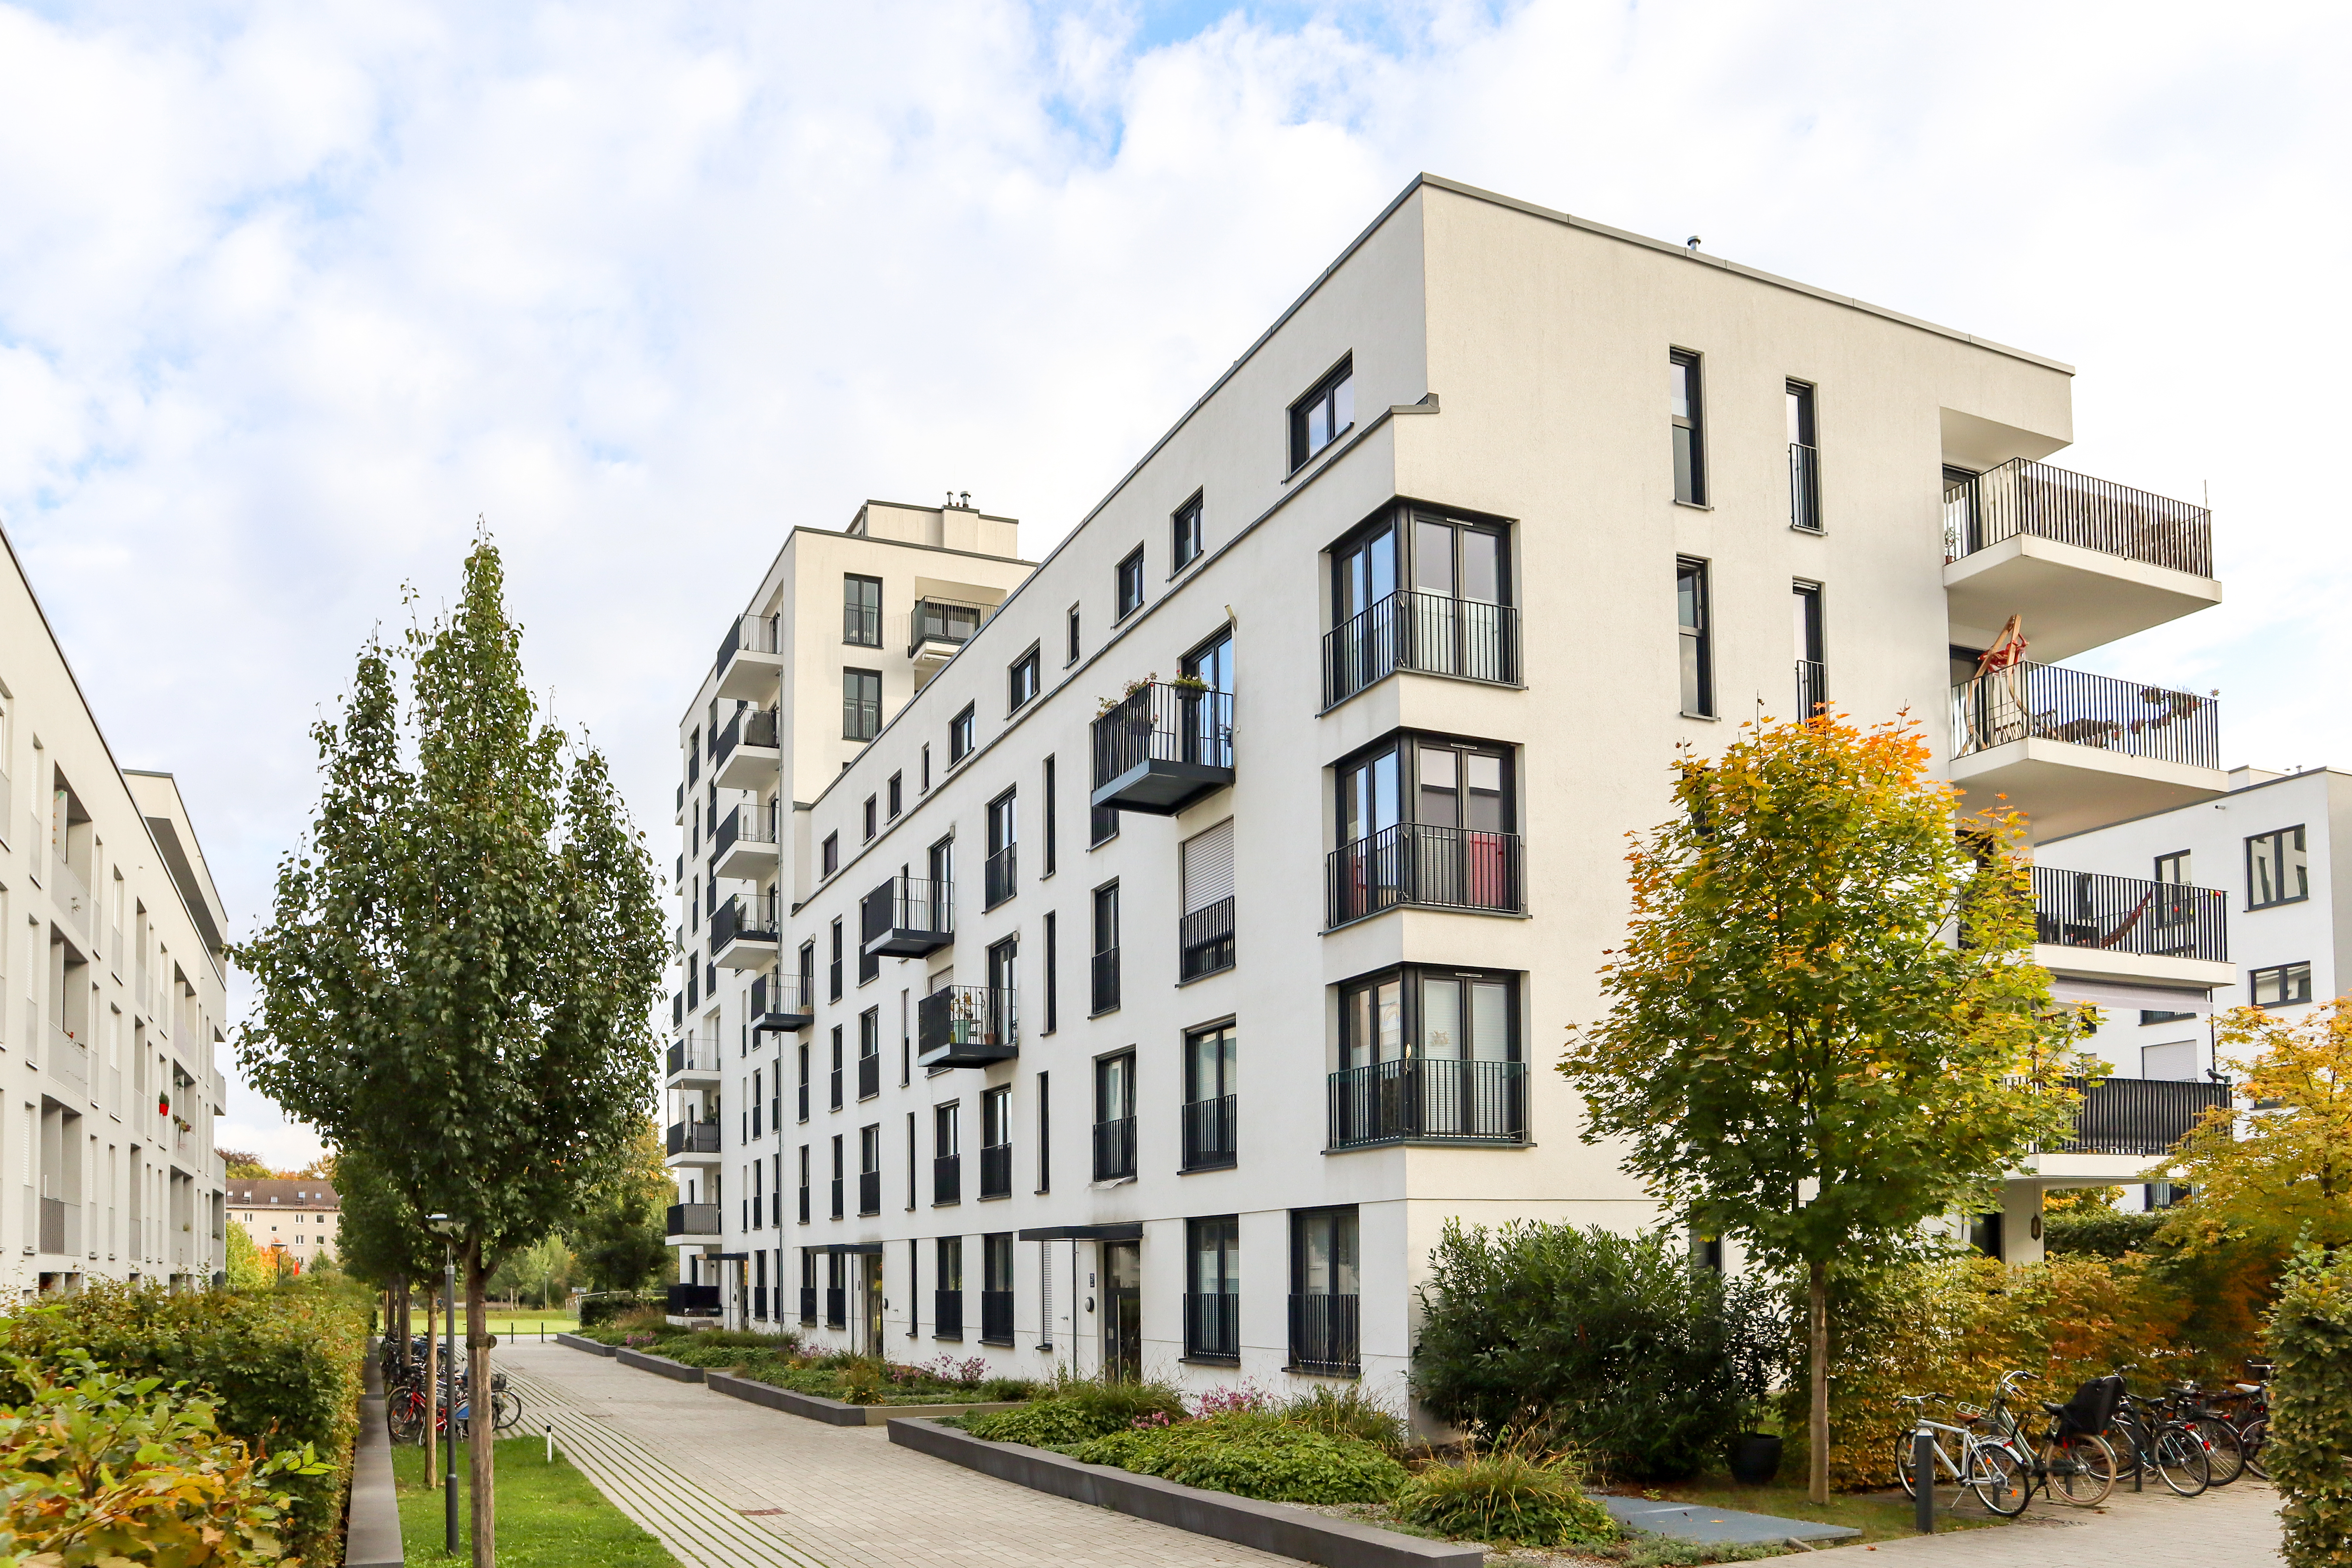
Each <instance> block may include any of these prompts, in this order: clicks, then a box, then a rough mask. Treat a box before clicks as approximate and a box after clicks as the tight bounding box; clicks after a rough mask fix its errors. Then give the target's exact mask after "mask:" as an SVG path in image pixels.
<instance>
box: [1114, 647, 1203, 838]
mask: <svg viewBox="0 0 2352 1568" xmlns="http://www.w3.org/2000/svg"><path fill="white" fill-rule="evenodd" d="M1233 782H1234V700H1233V696H1232V694H1231V693H1230V692H1224V691H1211V690H1209V689H1206V688H1205V687H1201V686H1181V685H1176V684H1172V683H1170V682H1167V681H1159V680H1150V681H1139V682H1138V683H1137V684H1136V686H1135V688H1134V689H1132V690H1130V691H1129V693H1128V695H1127V696H1126V697H1125V698H1123V699H1121V700H1119V701H1118V702H1115V703H1113V704H1112V705H1111V706H1110V707H1109V708H1108V710H1105V711H1104V713H1103V715H1102V717H1101V718H1099V719H1097V720H1096V721H1095V790H1094V795H1093V797H1092V800H1093V804H1094V805H1098V806H1111V807H1115V808H1117V809H1118V810H1120V811H1135V812H1141V813H1143V814H1144V815H1146V816H1174V815H1175V814H1176V813H1178V812H1179V811H1181V810H1183V809H1184V807H1186V806H1187V805H1192V802H1194V801H1196V800H1198V799H1200V798H1201V797H1202V795H1208V794H1210V793H1211V792H1213V791H1215V790H1221V789H1223V788H1224V787H1225V786H1227V785H1228V784H1232V783H1233Z"/></svg>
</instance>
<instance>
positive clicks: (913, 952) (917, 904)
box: [858, 877, 955, 958]
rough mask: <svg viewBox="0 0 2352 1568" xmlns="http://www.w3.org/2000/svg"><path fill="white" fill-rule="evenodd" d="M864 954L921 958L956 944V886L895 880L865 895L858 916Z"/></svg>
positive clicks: (916, 879)
mask: <svg viewBox="0 0 2352 1568" xmlns="http://www.w3.org/2000/svg"><path fill="white" fill-rule="evenodd" d="M858 931H859V937H860V943H861V948H862V951H864V952H866V953H868V954H871V955H873V956H876V957H889V958H921V957H923V956H924V955H925V954H927V953H933V952H938V951H939V950H940V949H941V948H943V947H945V946H947V945H948V944H949V943H950V942H953V941H955V884H953V883H952V882H943V881H932V880H930V879H926V878H922V877H893V878H891V879H889V880H888V881H887V882H885V883H883V884H882V885H881V886H880V887H878V888H877V889H874V890H873V891H872V892H870V893H868V894H866V898H865V900H864V903H863V904H862V906H861V908H860V910H859V914H858Z"/></svg>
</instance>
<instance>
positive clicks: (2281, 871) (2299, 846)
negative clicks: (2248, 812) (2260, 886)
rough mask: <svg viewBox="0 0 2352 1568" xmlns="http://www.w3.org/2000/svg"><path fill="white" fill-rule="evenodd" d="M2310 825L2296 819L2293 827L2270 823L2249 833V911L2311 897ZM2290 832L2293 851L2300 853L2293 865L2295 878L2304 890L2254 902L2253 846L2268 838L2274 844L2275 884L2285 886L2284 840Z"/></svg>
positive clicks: (2247, 861)
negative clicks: (2298, 863) (2265, 827)
mask: <svg viewBox="0 0 2352 1568" xmlns="http://www.w3.org/2000/svg"><path fill="white" fill-rule="evenodd" d="M2309 826H2310V824H2309V823H2305V822H2298V823H2296V824H2295V825H2294V826H2292V827H2273V828H2272V829H2270V830H2269V831H2267V832H2263V833H2250V834H2248V835H2247V836H2246V849H2245V855H2246V910H2247V912H2249V913H2252V911H2253V910H2274V909H2277V908H2279V907H2280V906H2281V905H2283V904H2300V903H2305V902H2307V901H2309V900H2310V898H2311V850H2310V843H2311V839H2310V835H2309V833H2308V832H2307V831H2306V829H2308V828H2309ZM2290 834H2291V835H2293V836H2294V853H2295V854H2297V855H2299V856H2301V857H2302V863H2301V864H2300V865H2298V866H2297V867H2296V868H2295V870H2296V872H2297V873H2298V880H2299V881H2300V882H2301V883H2302V885H2303V890H2302V891H2301V892H2299V893H2291V894H2287V895H2285V896H2284V897H2281V898H2275V899H2270V900H2264V901H2262V902H2257V901H2256V900H2255V898H2254V889H2255V887H2256V885H2257V884H2256V883H2255V880H2254V866H2255V846H2256V845H2258V844H2263V843H2266V842H2267V843H2269V844H2270V845H2271V846H2272V854H2273V860H2272V866H2273V869H2274V870H2275V871H2276V873H2277V876H2278V885H2279V886H2280V887H2281V888H2284V887H2285V886H2286V869H2287V866H2286V849H2287V843H2286V840H2287V837H2288V836H2289V835H2290Z"/></svg>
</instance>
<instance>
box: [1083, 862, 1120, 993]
mask: <svg viewBox="0 0 2352 1568" xmlns="http://www.w3.org/2000/svg"><path fill="white" fill-rule="evenodd" d="M1093 903H1094V965H1093V975H1092V978H1093V987H1092V989H1091V991H1090V992H1089V993H1088V994H1089V996H1090V997H1091V998H1092V1001H1091V1005H1090V1007H1089V1013H1090V1014H1091V1015H1095V1016H1098V1015H1101V1014H1104V1013H1108V1012H1111V1011H1113V1010H1115V1009H1116V1008H1117V1007H1118V883H1117V882H1111V883H1108V884H1107V885H1105V886H1103V887H1099V888H1097V889H1095V892H1094V900H1093Z"/></svg>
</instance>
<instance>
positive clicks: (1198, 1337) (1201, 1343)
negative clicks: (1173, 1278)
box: [1184, 1290, 1242, 1361]
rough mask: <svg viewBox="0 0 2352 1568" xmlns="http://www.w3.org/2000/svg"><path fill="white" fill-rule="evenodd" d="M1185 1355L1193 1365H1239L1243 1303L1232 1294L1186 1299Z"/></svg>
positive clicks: (1195, 1294)
mask: <svg viewBox="0 0 2352 1568" xmlns="http://www.w3.org/2000/svg"><path fill="white" fill-rule="evenodd" d="M1184 1354H1185V1355H1186V1356H1187V1357H1188V1358H1189V1359H1191V1360H1193V1361H1239V1360H1241V1356H1242V1299H1241V1296H1240V1294H1239V1293H1238V1292H1236V1291H1232V1290H1222V1291H1215V1292H1212V1293H1209V1294H1205V1295H1204V1294H1201V1293H1198V1292H1188V1293H1187V1294H1186V1295H1185V1297H1184Z"/></svg>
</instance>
